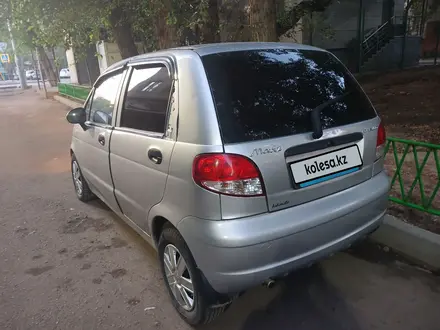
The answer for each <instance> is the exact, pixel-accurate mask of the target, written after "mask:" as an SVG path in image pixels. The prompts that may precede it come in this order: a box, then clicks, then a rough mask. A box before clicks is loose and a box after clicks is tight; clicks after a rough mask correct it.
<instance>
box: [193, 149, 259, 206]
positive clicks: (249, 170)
mask: <svg viewBox="0 0 440 330" xmlns="http://www.w3.org/2000/svg"><path fill="white" fill-rule="evenodd" d="M193 178H194V181H195V182H196V183H197V184H198V185H200V186H201V187H203V188H205V189H208V190H211V191H213V192H216V193H219V194H224V195H232V196H243V197H246V196H264V189H263V180H262V179H261V175H260V172H259V170H258V168H257V166H256V165H255V164H254V163H253V162H252V161H251V160H250V159H248V158H246V157H244V156H240V155H231V154H202V155H198V156H197V157H196V158H195V159H194V163H193Z"/></svg>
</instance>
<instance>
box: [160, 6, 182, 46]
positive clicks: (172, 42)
mask: <svg viewBox="0 0 440 330" xmlns="http://www.w3.org/2000/svg"><path fill="white" fill-rule="evenodd" d="M158 7H159V8H160V9H159V10H158V12H157V14H156V26H155V28H156V36H157V43H158V47H159V49H166V48H171V47H175V46H177V45H178V42H177V39H178V38H177V31H176V27H175V26H174V25H171V24H168V22H167V20H168V14H169V13H170V11H171V10H172V7H171V1H170V0H165V1H164V2H163V3H161V4H158Z"/></svg>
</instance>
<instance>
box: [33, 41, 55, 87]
mask: <svg viewBox="0 0 440 330" xmlns="http://www.w3.org/2000/svg"><path fill="white" fill-rule="evenodd" d="M37 50H38V58H39V59H40V63H41V66H42V68H43V71H44V72H40V74H41V78H43V74H45V76H46V79H47V80H48V81H49V84H50V86H51V87H55V86H56V85H57V82H58V79H57V75H56V73H55V71H54V69H53V67H52V64H51V63H50V60H49V57H48V56H47V53H46V51H45V50H44V48H43V47H41V46H37Z"/></svg>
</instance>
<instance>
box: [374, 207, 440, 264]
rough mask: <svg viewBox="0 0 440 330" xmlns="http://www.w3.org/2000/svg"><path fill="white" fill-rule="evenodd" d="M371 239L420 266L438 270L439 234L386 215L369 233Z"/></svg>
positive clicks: (439, 255) (439, 253)
mask: <svg viewBox="0 0 440 330" xmlns="http://www.w3.org/2000/svg"><path fill="white" fill-rule="evenodd" d="M371 239H372V240H373V241H375V242H377V243H380V244H383V245H386V246H389V247H390V248H391V249H393V250H394V251H395V252H397V253H401V254H402V255H404V256H406V257H409V258H410V259H412V260H413V261H414V262H415V263H417V264H419V265H421V266H424V267H426V268H428V269H430V270H433V271H439V270H440V235H437V234H434V233H431V232H430V231H427V230H424V229H421V228H418V227H416V226H413V225H410V224H408V223H406V222H404V221H401V220H399V219H397V218H395V217H393V216H391V215H386V216H385V220H384V224H383V225H382V226H381V227H380V228H379V229H378V230H377V231H376V232H375V233H373V234H372V235H371Z"/></svg>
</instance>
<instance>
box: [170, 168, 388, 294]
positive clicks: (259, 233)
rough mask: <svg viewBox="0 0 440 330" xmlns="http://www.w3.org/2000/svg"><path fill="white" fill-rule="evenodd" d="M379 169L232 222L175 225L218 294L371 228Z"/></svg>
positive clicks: (381, 185) (379, 192) (379, 213)
mask: <svg viewBox="0 0 440 330" xmlns="http://www.w3.org/2000/svg"><path fill="white" fill-rule="evenodd" d="M388 190H389V180H388V177H387V176H386V174H385V173H384V172H382V173H380V174H378V175H376V176H374V177H373V178H372V179H370V180H368V181H366V182H364V183H362V184H359V185H357V186H355V187H352V188H349V189H346V190H344V191H341V192H339V193H336V194H333V195H330V196H327V197H325V198H321V199H319V200H316V201H312V202H309V203H306V204H302V205H298V206H295V207H292V208H289V209H285V210H282V211H278V212H273V213H266V214H263V215H258V216H252V217H247V218H241V219H237V220H226V221H209V220H204V219H199V218H194V217H187V218H185V219H183V220H182V221H181V222H180V223H179V225H178V229H179V231H180V232H181V234H182V236H183V237H184V239H185V241H186V242H187V244H188V246H189V248H190V250H191V252H192V254H193V256H194V259H195V261H196V263H197V265H198V267H199V268H200V269H201V270H202V272H203V273H204V275H205V277H206V279H207V280H208V282H209V283H210V284H211V286H212V287H213V288H214V290H216V291H217V292H219V293H236V292H239V291H242V290H244V289H247V288H249V287H252V286H255V285H257V284H259V283H262V282H263V281H265V280H266V279H268V278H271V277H277V276H280V275H283V274H285V273H288V272H290V271H292V270H294V269H296V268H299V267H301V266H304V265H307V264H309V263H312V262H315V261H317V260H319V259H321V258H323V257H326V256H328V255H329V254H332V253H334V252H337V251H340V250H342V249H344V248H346V247H348V246H350V245H351V244H352V243H353V242H355V241H357V240H358V239H360V238H362V237H363V236H365V235H368V234H369V233H371V232H372V231H374V230H375V229H376V228H377V227H378V226H379V225H380V224H381V222H382V220H383V216H384V214H385V211H386V208H387V201H388Z"/></svg>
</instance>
